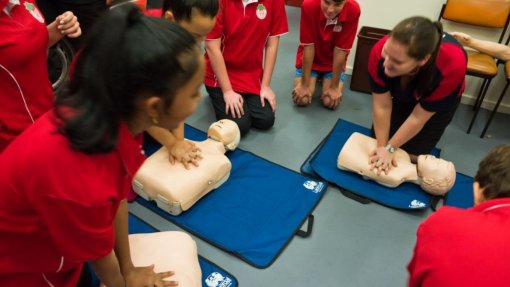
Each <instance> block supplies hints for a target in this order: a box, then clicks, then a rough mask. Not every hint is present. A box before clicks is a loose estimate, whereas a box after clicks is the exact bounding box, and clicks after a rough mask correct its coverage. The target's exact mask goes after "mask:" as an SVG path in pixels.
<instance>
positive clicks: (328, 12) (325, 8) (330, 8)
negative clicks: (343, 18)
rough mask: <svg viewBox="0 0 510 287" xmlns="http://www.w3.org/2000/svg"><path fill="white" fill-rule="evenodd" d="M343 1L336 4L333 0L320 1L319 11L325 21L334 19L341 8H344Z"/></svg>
mask: <svg viewBox="0 0 510 287" xmlns="http://www.w3.org/2000/svg"><path fill="white" fill-rule="evenodd" d="M344 5H345V1H343V2H341V3H338V2H335V1H333V0H321V10H322V13H324V16H325V17H326V19H330V20H331V19H335V18H336V17H337V16H338V14H340V11H342V8H344Z"/></svg>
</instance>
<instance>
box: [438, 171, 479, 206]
mask: <svg viewBox="0 0 510 287" xmlns="http://www.w3.org/2000/svg"><path fill="white" fill-rule="evenodd" d="M456 176H457V177H456V178H455V185H453V187H452V189H451V190H450V191H449V192H448V193H447V194H446V199H445V201H444V205H448V206H455V207H459V208H470V207H473V205H474V196H473V182H474V179H473V178H472V177H469V176H467V175H463V174H462V173H457V175H456Z"/></svg>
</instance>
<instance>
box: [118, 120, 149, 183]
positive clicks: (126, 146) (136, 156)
mask: <svg viewBox="0 0 510 287" xmlns="http://www.w3.org/2000/svg"><path fill="white" fill-rule="evenodd" d="M142 136H143V134H139V135H137V136H134V135H133V134H132V133H131V131H130V130H129V128H128V127H127V125H126V124H125V123H121V124H120V127H119V137H118V143H117V147H116V148H115V150H116V151H117V153H118V154H119V156H120V158H121V160H122V163H123V165H124V168H125V169H126V172H127V173H128V175H129V176H130V177H133V176H134V175H135V173H136V172H137V171H138V169H139V168H140V166H141V165H142V163H143V161H144V160H145V155H144V153H143V151H142V146H141V143H142Z"/></svg>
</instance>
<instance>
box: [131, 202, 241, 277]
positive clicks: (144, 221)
mask: <svg viewBox="0 0 510 287" xmlns="http://www.w3.org/2000/svg"><path fill="white" fill-rule="evenodd" d="M129 215H131V216H134V217H136V218H137V219H138V220H140V221H141V222H143V223H145V224H147V225H148V226H149V227H151V228H153V229H154V230H156V232H159V231H161V230H159V229H157V228H156V227H154V226H153V225H152V224H150V223H148V222H147V221H146V220H144V219H142V218H140V217H139V216H138V215H136V214H134V213H131V212H130V213H129ZM198 257H200V259H202V260H204V261H206V262H207V263H209V264H211V265H213V266H215V267H216V268H217V269H220V270H223V271H224V272H225V273H227V274H228V275H230V277H231V278H233V279H234V280H235V286H239V280H237V278H236V277H235V276H234V275H232V273H230V272H229V271H227V270H225V269H224V268H223V267H221V266H219V265H218V264H216V263H214V262H212V261H211V260H209V259H207V258H205V257H204V256H202V255H200V254H198Z"/></svg>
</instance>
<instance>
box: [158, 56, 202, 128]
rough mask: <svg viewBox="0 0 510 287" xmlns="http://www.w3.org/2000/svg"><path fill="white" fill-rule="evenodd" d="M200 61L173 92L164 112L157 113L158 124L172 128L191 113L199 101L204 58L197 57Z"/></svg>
mask: <svg viewBox="0 0 510 287" xmlns="http://www.w3.org/2000/svg"><path fill="white" fill-rule="evenodd" d="M199 59H200V61H199V64H198V68H197V70H196V71H195V74H194V75H193V77H191V79H189V80H188V82H187V83H185V84H184V85H182V86H181V88H180V89H179V90H177V92H176V94H175V99H174V101H173V103H172V105H171V106H170V107H169V108H168V110H167V111H166V112H161V113H158V114H159V124H158V125H159V126H160V127H163V128H166V129H170V130H173V129H175V128H177V127H178V126H179V124H180V123H181V122H184V120H185V119H186V118H187V117H188V116H189V115H191V114H192V113H193V112H194V111H195V109H196V108H197V104H198V102H199V101H200V87H201V86H202V82H203V80H204V70H205V69H204V67H205V64H204V59H203V57H199Z"/></svg>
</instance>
